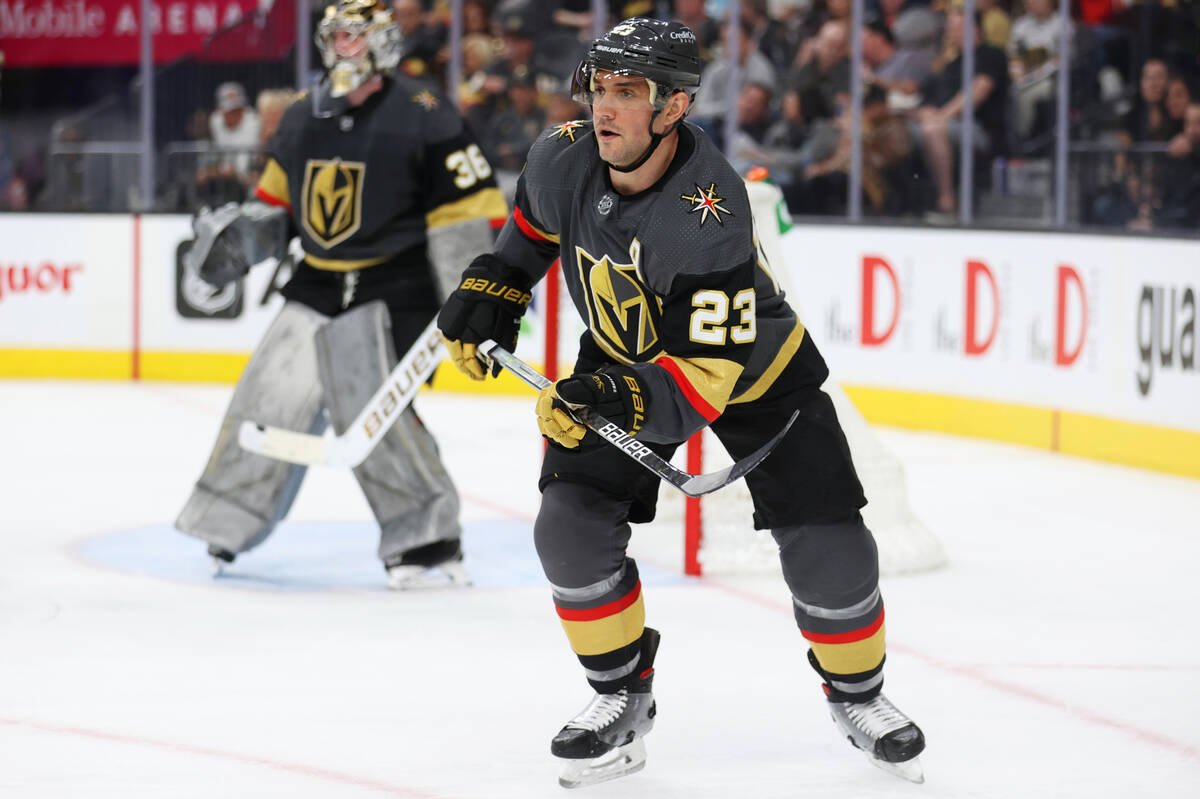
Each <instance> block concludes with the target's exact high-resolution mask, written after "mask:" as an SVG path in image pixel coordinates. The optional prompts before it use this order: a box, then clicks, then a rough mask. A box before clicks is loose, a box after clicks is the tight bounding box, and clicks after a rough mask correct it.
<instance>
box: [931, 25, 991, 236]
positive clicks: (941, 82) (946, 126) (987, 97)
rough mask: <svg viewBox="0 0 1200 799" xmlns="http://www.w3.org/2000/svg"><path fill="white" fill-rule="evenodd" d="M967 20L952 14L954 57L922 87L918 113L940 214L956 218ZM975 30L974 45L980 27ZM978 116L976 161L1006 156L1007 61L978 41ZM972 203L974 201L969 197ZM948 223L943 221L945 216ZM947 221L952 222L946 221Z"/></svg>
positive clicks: (949, 34) (949, 39)
mask: <svg viewBox="0 0 1200 799" xmlns="http://www.w3.org/2000/svg"><path fill="white" fill-rule="evenodd" d="M965 24H966V22H965V19H964V15H963V12H962V9H952V10H951V11H950V13H949V14H948V15H947V17H946V44H947V47H948V49H949V50H950V51H952V52H957V53H958V55H957V56H955V58H954V59H953V60H951V61H949V62H947V63H945V64H944V65H942V66H941V67H940V69H939V68H938V67H937V65H936V64H937V62H935V71H934V72H933V73H932V74H931V75H930V77H929V79H928V80H926V81H925V84H924V86H922V88H921V98H922V106H921V107H920V108H918V109H917V116H916V119H917V122H918V124H919V126H920V138H921V146H922V149H923V151H924V154H925V160H926V163H927V164H928V166H929V169H930V172H932V174H933V179H934V183H935V185H936V188H937V199H936V213H937V214H939V215H952V214H955V213H956V212H957V210H958V198H957V196H956V191H955V185H954V169H955V162H956V159H955V154H956V151H957V150H958V145H959V143H960V142H961V141H962V131H963V125H964V122H963V120H962V108H963V101H964V96H963V91H962V89H963V87H962V42H963V31H964V27H965ZM971 24H973V25H974V26H975V36H976V38H975V41H976V42H980V39H979V25H978V21H977V20H972V22H971ZM970 89H971V97H972V100H973V101H974V106H975V115H974V119H972V120H971V121H970V123H969V124H971V125H972V126H973V128H972V146H973V149H974V151H975V155H976V156H977V157H980V156H988V155H1003V154H1005V153H1006V152H1007V123H1006V121H1005V106H1006V103H1007V98H1008V89H1009V77H1008V60H1007V59H1006V58H1005V55H1004V51H1003V50H999V49H997V48H995V47H992V46H991V45H989V44H983V43H982V42H980V43H979V44H977V45H976V48H975V76H974V78H973V80H972V81H971V87H970ZM965 199H966V200H969V199H970V198H965ZM942 218H943V219H944V218H945V217H944V216H943V217H942ZM947 221H948V220H947Z"/></svg>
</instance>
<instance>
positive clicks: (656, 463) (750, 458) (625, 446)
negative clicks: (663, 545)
mask: <svg viewBox="0 0 1200 799" xmlns="http://www.w3.org/2000/svg"><path fill="white" fill-rule="evenodd" d="M479 352H480V353H482V354H483V355H484V356H485V357H487V358H491V359H492V360H494V361H496V362H497V363H499V364H500V365H501V366H503V367H504V368H505V369H507V370H508V371H510V372H512V373H513V374H514V375H516V376H517V377H519V378H521V380H522V381H524V382H525V383H526V384H528V385H530V386H532V387H533V388H536V389H537V390H538V391H541V390H542V389H544V388H546V387H547V386H551V385H553V382H552V381H551V380H550V379H549V378H547V377H546V376H545V375H543V374H541V373H539V372H538V371H537V370H535V369H533V367H531V366H530V365H529V364H527V363H525V362H524V361H522V360H521V359H520V358H518V357H517V356H515V355H513V354H512V353H511V352H509V351H508V350H506V349H504V348H503V347H501V346H500V345H499V344H497V343H496V342H495V341H492V340H491V339H489V340H487V341H485V342H483V343H482V344H480V345H479ZM571 413H573V414H574V415H575V418H576V419H578V420H579V421H581V422H583V423H584V424H585V425H587V426H588V427H590V428H591V429H592V430H594V431H596V433H597V434H599V436H600V437H601V438H603V439H604V440H605V441H607V442H608V443H610V444H612V445H613V446H614V447H616V448H617V449H619V450H621V451H622V452H624V453H625V454H626V455H628V456H629V457H631V458H633V459H634V460H635V461H637V462H638V463H640V464H641V465H642V466H644V467H646V468H647V469H649V470H650V471H652V472H654V473H655V474H656V475H658V476H659V477H661V478H662V479H663V480H666V481H667V482H668V483H670V484H671V485H673V486H675V487H676V488H678V489H679V490H680V491H682V492H683V493H685V494H687V495H688V496H689V497H699V496H703V495H704V494H711V493H712V492H713V491H716V490H717V489H719V488H724V487H725V486H727V485H729V484H730V483H732V482H733V481H734V480H737V479H738V478H740V477H743V476H744V475H746V474H747V473H748V472H749V471H750V470H752V469H753V468H754V467H755V466H758V464H760V463H762V462H763V459H765V458H766V457H767V456H768V455H770V454H771V451H772V450H773V449H775V447H776V445H777V444H779V442H780V441H782V440H783V437H784V436H785V435H787V431H788V430H789V429H791V426H792V422H794V421H796V417H797V416H799V415H800V412H799V411H793V412H792V416H791V418H790V419H788V421H787V424H785V425H784V426H783V429H782V430H780V431H779V432H778V433H776V434H775V435H774V437H772V438H771V440H770V441H768V442H767V443H765V444H763V445H762V446H761V447H759V448H758V449H757V450H755V451H754V452H752V453H750V454H749V455H747V456H746V457H744V458H742V459H741V460H740V461H738V462H737V463H734V464H733V465H732V466H727V467H726V468H724V469H721V470H720V471H716V472H711V473H709V474H690V473H688V472H685V471H683V470H682V469H678V468H676V467H674V466H672V465H671V464H670V463H668V462H667V461H666V460H664V459H663V458H661V457H659V455H658V454H657V453H655V452H654V450H652V449H650V448H649V447H647V446H646V445H645V444H643V443H642V442H640V441H638V440H637V439H636V438H634V437H633V436H631V435H630V434H629V433H627V432H625V431H624V430H622V429H621V428H620V427H617V426H616V425H615V424H613V423H612V422H610V421H609V420H607V419H605V418H604V417H603V416H601V415H600V414H598V413H596V412H595V411H594V410H592V409H591V408H589V407H587V406H586V405H581V406H572V407H571Z"/></svg>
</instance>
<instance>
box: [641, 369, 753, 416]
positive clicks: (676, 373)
mask: <svg viewBox="0 0 1200 799" xmlns="http://www.w3.org/2000/svg"><path fill="white" fill-rule="evenodd" d="M654 363H655V364H657V365H658V366H661V367H662V368H663V369H666V370H667V374H669V375H671V377H672V378H673V379H674V380H675V384H676V385H678V386H679V390H680V391H682V392H683V396H684V397H686V398H687V401H688V403H689V404H690V405H691V406H692V407H693V408H695V409H696V412H697V413H698V414H700V415H701V416H703V417H704V418H705V419H706V420H707V421H709V422H714V421H716V419H717V417H718V416H720V415H721V411H719V410H717V409H716V408H715V407H713V405H712V403H710V402H709V401H708V400H707V399H705V398H704V395H703V394H702V393H701V392H700V391H699V389H697V387H696V385H695V384H694V383H693V382H692V381H691V380H689V379H688V377H687V375H686V374H684V368H683V367H682V366H681V364H680V363H679V362H678V361H676V359H675V358H672V357H671V356H670V355H663V356H661V357H659V358H656V359H655V360H654ZM729 364H730V365H731V366H735V367H737V364H735V363H733V362H732V361H730V362H729ZM689 371H693V370H689ZM738 371H739V372H740V367H738ZM736 379H737V375H736V374H735V375H734V377H733V380H731V381H729V383H730V386H731V387H732V384H733V381H734V380H736ZM725 396H726V397H728V396H729V395H728V392H727V393H726V395H725ZM723 405H724V403H722V406H723Z"/></svg>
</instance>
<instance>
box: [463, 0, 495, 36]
mask: <svg viewBox="0 0 1200 799" xmlns="http://www.w3.org/2000/svg"><path fill="white" fill-rule="evenodd" d="M462 10H463V38H464V39H465V38H466V37H468V36H471V35H472V34H481V35H484V36H490V35H491V33H492V19H491V15H490V14H489V12H488V4H487V2H485V0H464V2H463V6H462Z"/></svg>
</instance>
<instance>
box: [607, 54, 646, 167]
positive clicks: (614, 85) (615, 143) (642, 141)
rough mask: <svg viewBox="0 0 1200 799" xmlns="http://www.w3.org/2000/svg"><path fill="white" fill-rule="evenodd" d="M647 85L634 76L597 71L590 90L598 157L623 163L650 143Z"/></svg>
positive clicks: (630, 160)
mask: <svg viewBox="0 0 1200 799" xmlns="http://www.w3.org/2000/svg"><path fill="white" fill-rule="evenodd" d="M653 114H654V106H653V105H652V104H651V102H650V84H648V83H646V79H645V78H640V77H637V76H635V75H619V74H616V73H613V72H605V71H602V70H597V71H596V75H595V79H594V86H593V89H592V129H593V130H595V131H596V141H597V142H598V143H599V147H600V157H601V158H602V159H604V160H605V161H607V162H608V163H610V164H616V165H617V166H625V165H627V164H632V163H633V162H634V161H636V160H637V159H638V158H639V157H640V156H641V155H642V153H644V152H645V151H646V148H647V147H649V146H650V118H651V116H652V115H653Z"/></svg>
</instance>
